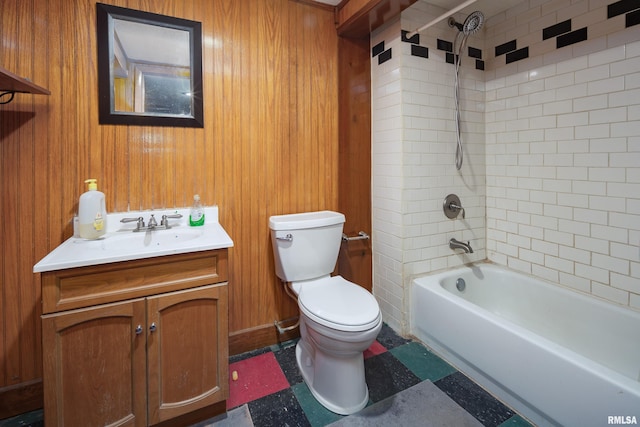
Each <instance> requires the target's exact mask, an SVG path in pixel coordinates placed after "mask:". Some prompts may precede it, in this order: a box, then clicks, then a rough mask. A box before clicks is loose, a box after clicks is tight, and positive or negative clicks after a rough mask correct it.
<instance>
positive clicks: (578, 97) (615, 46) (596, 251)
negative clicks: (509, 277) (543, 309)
mask: <svg viewBox="0 0 640 427" xmlns="http://www.w3.org/2000/svg"><path fill="white" fill-rule="evenodd" d="M612 2H613V1H612V0H609V1H606V0H583V1H574V2H571V3H572V4H569V3H567V2H556V1H554V0H550V1H541V0H530V1H524V2H523V3H522V4H521V5H519V6H517V7H515V8H512V9H509V10H507V11H505V12H503V13H501V14H499V15H497V16H495V17H492V18H490V19H488V20H487V22H486V29H485V30H484V31H483V32H480V33H479V34H478V35H477V36H472V37H471V38H469V43H468V44H469V46H471V47H474V48H477V49H480V50H481V51H482V55H483V58H482V59H483V60H484V61H485V63H486V66H485V71H482V70H476V69H475V67H474V61H475V59H474V58H469V57H468V56H467V55H466V52H465V54H464V55H463V60H462V69H461V88H462V89H461V99H462V102H461V106H462V113H461V114H462V130H463V142H464V144H465V151H464V154H465V162H464V165H463V168H462V170H461V171H460V172H458V171H457V170H456V168H455V166H454V157H455V121H454V115H455V103H454V95H453V93H454V66H453V65H452V64H449V63H447V62H446V53H445V52H444V51H442V50H438V49H437V39H442V40H445V41H450V42H452V41H453V38H454V37H455V32H454V31H453V30H452V29H450V28H449V27H448V26H447V24H446V23H445V22H441V23H439V24H437V25H436V26H434V27H432V28H430V29H428V30H427V31H425V32H423V33H422V34H420V45H421V46H425V47H427V48H428V49H429V55H428V58H423V57H418V56H412V55H411V44H410V43H407V42H403V41H401V37H400V34H401V30H403V29H404V30H409V31H410V30H413V29H415V28H418V27H420V26H421V25H422V24H424V23H426V22H428V21H430V20H431V19H433V18H435V17H436V16H439V15H440V14H441V13H442V10H440V9H438V8H436V7H433V6H429V5H427V4H426V3H424V2H417V3H416V4H415V5H414V6H412V7H411V8H410V9H408V10H407V11H405V12H404V13H403V14H402V18H401V19H398V20H396V21H394V22H392V23H389V24H387V25H386V26H385V27H384V28H382V29H380V30H378V31H376V32H375V33H374V34H373V35H372V40H371V42H372V43H371V44H372V46H374V45H376V44H378V43H380V42H382V41H384V43H385V50H388V49H392V52H391V53H392V55H391V59H389V60H388V61H386V62H384V63H382V64H380V65H378V60H377V59H376V58H375V57H374V58H372V104H373V111H372V113H373V140H372V154H373V156H372V161H373V165H372V166H373V168H372V175H373V178H372V179H373V183H372V190H373V192H372V198H373V200H372V202H373V234H374V236H373V249H374V293H375V295H376V297H377V298H378V300H379V301H380V305H381V307H382V311H383V315H384V317H385V321H387V322H388V323H389V324H390V325H391V326H392V327H394V328H397V329H399V330H402V331H404V332H408V322H409V318H408V315H409V310H408V308H409V306H410V305H409V301H408V298H409V295H410V294H409V286H410V282H411V280H412V278H413V277H415V276H418V275H422V274H426V273H429V272H432V271H435V270H438V269H442V268H447V267H453V266H457V265H460V264H463V263H466V262H470V261H475V260H482V259H485V258H488V259H490V260H491V261H494V262H496V263H499V264H503V265H507V266H509V267H511V268H514V269H516V270H519V271H522V272H525V273H529V274H534V275H536V276H539V277H541V278H543V279H546V280H549V281H551V282H554V283H558V284H560V285H562V286H566V287H569V288H573V289H575V290H578V291H582V292H587V293H590V294H592V295H594V296H597V297H599V298H604V299H607V300H609V301H612V302H614V303H618V304H622V305H627V306H630V307H632V308H634V309H640V25H635V26H631V27H629V28H625V21H624V15H621V16H616V17H613V18H610V19H607V6H608V5H609V4H610V3H612ZM463 19H464V16H459V17H458V20H463ZM568 19H571V23H572V29H573V30H575V29H578V28H582V27H587V29H588V39H587V40H584V41H580V42H576V43H575V44H571V45H568V46H564V47H561V48H557V46H556V41H555V37H554V38H551V39H547V40H544V41H543V40H542V29H543V28H547V27H549V26H552V25H555V24H556V23H559V22H562V21H564V20H568ZM511 40H516V45H517V49H520V48H522V47H525V46H529V55H530V56H529V57H527V58H523V59H521V60H516V61H515V62H511V63H508V64H507V63H506V61H505V55H499V56H497V57H496V56H495V50H494V47H495V46H498V45H500V44H503V43H507V42H509V41H511ZM449 193H456V194H457V195H458V196H459V197H460V199H461V202H462V204H463V206H464V207H465V210H466V218H465V219H464V220H463V219H461V218H459V219H456V220H450V219H448V218H446V217H445V216H444V213H443V212H442V202H443V199H444V197H445V196H446V195H447V194H449ZM452 237H455V238H457V239H459V240H464V241H470V243H471V246H472V247H473V249H474V253H473V254H462V253H460V251H453V250H451V249H450V248H449V246H448V241H449V239H450V238H452Z"/></svg>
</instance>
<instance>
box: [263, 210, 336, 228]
mask: <svg viewBox="0 0 640 427" xmlns="http://www.w3.org/2000/svg"><path fill="white" fill-rule="evenodd" d="M344 221H345V218H344V215H343V214H341V213H340V212H333V211H319V212H304V213H298V214H288V215H274V216H272V217H270V218H269V228H271V229H272V230H304V229H307V228H318V227H327V226H330V225H336V224H342V223H344Z"/></svg>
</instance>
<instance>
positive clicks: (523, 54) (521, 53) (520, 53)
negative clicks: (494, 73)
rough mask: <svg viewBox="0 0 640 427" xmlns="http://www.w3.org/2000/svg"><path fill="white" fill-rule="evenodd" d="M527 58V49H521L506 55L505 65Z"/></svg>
mask: <svg viewBox="0 0 640 427" xmlns="http://www.w3.org/2000/svg"><path fill="white" fill-rule="evenodd" d="M528 57H529V47H528V46H527V47H523V48H522V49H518V50H514V51H513V52H508V53H507V64H511V63H512V62H516V61H520V60H521V59H526V58H528Z"/></svg>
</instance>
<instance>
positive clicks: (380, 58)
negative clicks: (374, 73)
mask: <svg viewBox="0 0 640 427" xmlns="http://www.w3.org/2000/svg"><path fill="white" fill-rule="evenodd" d="M390 59H391V48H389V49H388V50H385V51H384V52H382V53H381V54H380V55H378V65H380V64H384V63H385V62H387V61H388V60H390Z"/></svg>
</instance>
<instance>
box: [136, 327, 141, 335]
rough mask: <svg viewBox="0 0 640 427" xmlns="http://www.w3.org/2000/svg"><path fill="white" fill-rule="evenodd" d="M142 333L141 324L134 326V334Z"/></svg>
mask: <svg viewBox="0 0 640 427" xmlns="http://www.w3.org/2000/svg"><path fill="white" fill-rule="evenodd" d="M141 333H142V325H138V326H136V335H140V334H141Z"/></svg>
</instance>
